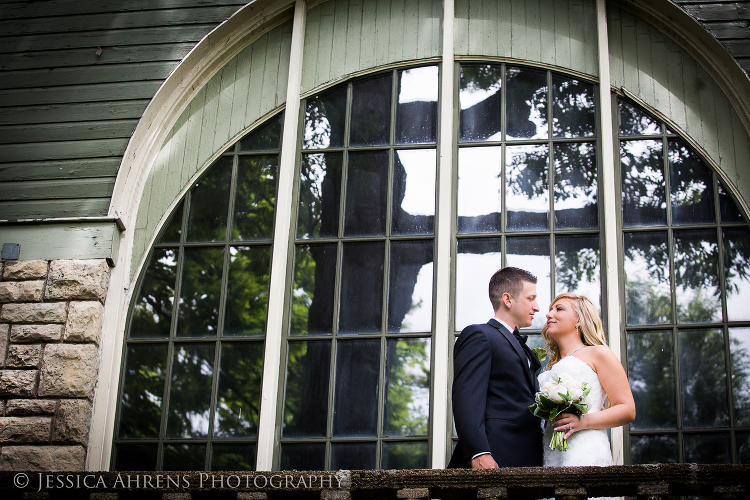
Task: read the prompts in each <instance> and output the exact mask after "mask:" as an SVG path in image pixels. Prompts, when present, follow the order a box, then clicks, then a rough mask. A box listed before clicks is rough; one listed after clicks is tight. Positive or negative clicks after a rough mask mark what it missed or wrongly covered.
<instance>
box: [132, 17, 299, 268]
mask: <svg viewBox="0 0 750 500" xmlns="http://www.w3.org/2000/svg"><path fill="white" fill-rule="evenodd" d="M291 43H292V23H291V22H286V23H284V24H282V25H281V26H278V27H276V28H274V29H272V30H271V31H269V32H267V33H265V34H264V35H262V36H261V37H260V38H258V39H257V40H255V41H254V42H253V43H252V44H250V45H249V46H248V47H246V48H245V49H243V50H242V51H241V52H240V53H239V54H237V55H236V56H235V57H234V58H232V59H231V60H230V61H229V62H228V63H227V64H226V65H225V66H224V67H223V68H222V69H221V70H219V71H218V72H217V73H216V74H215V75H214V76H213V77H212V78H211V79H210V80H209V81H208V83H207V84H206V85H205V86H204V87H203V88H202V89H200V90H199V91H198V92H197V93H196V94H195V96H194V97H193V99H192V100H191V101H190V104H189V105H188V107H187V108H186V109H185V111H184V112H183V113H182V115H181V116H180V117H179V118H178V119H177V122H176V123H175V125H174V127H172V130H170V132H169V134H168V136H167V139H166V140H165V141H164V144H163V145H162V148H161V150H160V151H159V153H158V155H157V158H156V161H155V162H154V165H153V167H152V168H151V171H150V172H149V174H148V178H147V180H146V182H145V187H144V190H143V197H142V199H141V202H140V205H139V206H138V215H137V216H136V219H135V236H134V238H135V241H134V243H133V254H132V261H131V262H132V264H133V265H132V267H131V269H132V272H135V271H137V269H138V265H139V264H140V262H141V260H142V259H143V257H144V253H145V252H146V251H147V249H148V245H149V241H150V239H151V238H152V237H153V235H154V233H155V232H156V230H157V229H158V227H159V223H160V221H161V220H162V218H163V217H165V214H167V213H168V210H169V206H170V205H171V204H172V203H173V202H174V201H175V200H176V199H177V198H178V197H179V196H180V195H181V193H182V191H183V188H184V187H185V186H186V185H187V184H188V183H189V182H190V180H191V179H192V178H193V177H194V176H195V175H196V174H197V173H198V172H199V171H200V170H202V169H203V168H204V167H205V166H207V164H208V163H209V162H210V160H211V158H212V157H213V156H214V155H215V154H216V153H217V152H218V151H221V150H222V149H224V148H225V147H226V146H228V145H230V144H232V143H233V142H234V141H235V140H236V139H237V138H238V137H239V136H241V135H242V134H243V132H244V131H246V130H247V129H248V128H249V127H252V126H253V125H255V124H256V123H257V122H258V120H259V119H261V118H262V117H264V116H265V115H267V114H268V113H270V112H272V111H273V110H275V109H278V108H279V107H280V106H281V105H283V104H284V102H285V100H286V87H287V78H288V73H289V54H290V51H291Z"/></svg>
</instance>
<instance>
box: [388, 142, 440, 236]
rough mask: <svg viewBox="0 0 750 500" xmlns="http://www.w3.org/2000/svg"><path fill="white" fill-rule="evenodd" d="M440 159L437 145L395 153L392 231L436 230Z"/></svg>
mask: <svg viewBox="0 0 750 500" xmlns="http://www.w3.org/2000/svg"><path fill="white" fill-rule="evenodd" d="M436 160H437V155H436V152H435V150H434V149H406V150H398V151H396V152H395V153H394V164H393V207H392V211H393V213H392V217H393V227H392V230H391V234H394V235H402V234H432V233H434V232H435V169H436Z"/></svg>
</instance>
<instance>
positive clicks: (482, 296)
mask: <svg viewBox="0 0 750 500" xmlns="http://www.w3.org/2000/svg"><path fill="white" fill-rule="evenodd" d="M501 248H502V243H501V240H500V238H483V239H471V240H458V247H457V248H456V331H461V330H463V329H464V328H465V327H466V326H468V325H472V324H475V323H485V322H486V321H487V320H489V319H490V318H491V317H493V316H494V315H495V311H494V310H493V309H492V303H491V302H490V296H489V286H490V278H491V277H492V275H493V274H495V272H496V271H497V270H498V269H500V268H501V267H503V262H502V253H501Z"/></svg>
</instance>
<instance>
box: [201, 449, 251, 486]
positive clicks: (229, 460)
mask: <svg viewBox="0 0 750 500" xmlns="http://www.w3.org/2000/svg"><path fill="white" fill-rule="evenodd" d="M255 449H256V446H255V444H214V445H212V446H211V470H255ZM235 477H236V476H235ZM237 480H239V479H237ZM229 481H230V479H229V478H227V484H230V483H229ZM231 481H232V482H231V485H232V487H236V486H235V478H234V477H233V478H231Z"/></svg>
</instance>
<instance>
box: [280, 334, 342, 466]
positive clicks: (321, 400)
mask: <svg viewBox="0 0 750 500" xmlns="http://www.w3.org/2000/svg"><path fill="white" fill-rule="evenodd" d="M330 366H331V343H330V342H329V341H320V340H318V341H310V342H289V353H288V358H287V365H286V388H285V398H284V421H283V424H282V425H283V427H282V433H283V437H285V438H287V437H325V435H326V422H327V416H328V380H329V378H330ZM323 448H324V449H323V452H324V453H325V445H324V447H323Z"/></svg>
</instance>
